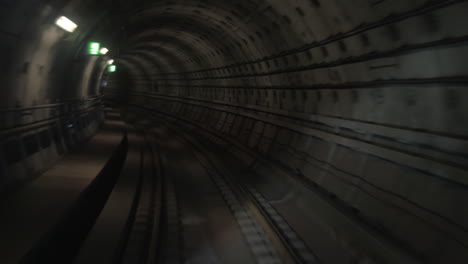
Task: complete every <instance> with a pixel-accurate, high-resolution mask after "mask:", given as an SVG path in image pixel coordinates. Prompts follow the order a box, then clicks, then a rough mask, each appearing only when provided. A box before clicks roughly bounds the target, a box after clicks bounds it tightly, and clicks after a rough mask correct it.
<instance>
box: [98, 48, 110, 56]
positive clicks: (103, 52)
mask: <svg viewBox="0 0 468 264" xmlns="http://www.w3.org/2000/svg"><path fill="white" fill-rule="evenodd" d="M99 52H100V53H101V54H102V55H106V54H107V52H109V50H108V49H107V48H102V49H101V50H100V51H99Z"/></svg>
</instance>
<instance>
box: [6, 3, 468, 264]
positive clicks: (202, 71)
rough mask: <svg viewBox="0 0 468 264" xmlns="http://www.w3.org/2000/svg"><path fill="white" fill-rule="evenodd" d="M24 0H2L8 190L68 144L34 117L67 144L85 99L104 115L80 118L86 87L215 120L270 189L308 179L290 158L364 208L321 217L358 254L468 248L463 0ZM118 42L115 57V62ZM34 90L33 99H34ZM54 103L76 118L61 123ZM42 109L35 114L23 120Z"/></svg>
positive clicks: (202, 128) (203, 131) (208, 123)
mask: <svg viewBox="0 0 468 264" xmlns="http://www.w3.org/2000/svg"><path fill="white" fill-rule="evenodd" d="M26 4H27V1H18V3H6V2H5V3H3V2H0V10H1V13H0V16H2V15H3V17H4V21H2V22H1V23H0V25H1V28H0V47H2V48H3V49H4V50H6V51H9V52H8V54H5V55H2V56H4V59H2V60H1V61H0V85H1V86H2V87H3V88H2V92H1V95H2V96H1V98H0V106H1V107H2V110H0V114H1V115H2V116H3V117H2V119H1V120H2V125H3V127H4V129H5V131H6V132H5V133H4V135H5V136H4V139H2V142H1V143H2V154H1V155H0V159H1V160H2V161H1V171H2V175H8V176H4V177H2V179H1V180H0V185H2V188H1V189H0V190H3V189H8V188H10V187H9V186H10V184H13V183H14V182H15V181H16V179H15V175H17V176H16V177H17V178H20V179H29V178H30V177H29V176H28V174H30V173H32V172H34V173H35V174H37V173H39V172H40V171H44V170H45V169H46V168H47V167H50V166H52V165H53V163H54V162H56V161H57V160H59V158H60V156H61V155H62V154H64V153H62V154H59V153H58V151H55V150H54V149H52V150H51V149H44V150H39V149H41V148H40V147H39V149H38V150H37V151H36V150H34V151H32V152H31V151H28V149H31V148H29V145H30V144H29V143H28V142H30V141H31V135H34V136H33V137H32V138H33V139H34V138H36V140H37V141H38V142H40V138H39V136H35V134H36V133H37V134H38V135H39V133H41V132H42V131H43V130H44V129H47V131H49V132H48V133H47V134H49V137H50V138H51V139H52V138H54V136H53V135H56V136H55V138H59V137H63V138H64V139H63V140H61V141H60V142H61V143H60V145H63V146H64V147H65V148H66V149H68V147H67V144H68V143H67V142H68V141H67V140H68V139H65V137H67V133H68V132H67V130H66V129H62V127H65V126H66V124H68V123H67V122H72V121H69V120H72V119H74V118H76V119H80V118H81V117H73V116H74V115H75V114H76V113H81V115H82V114H83V113H84V112H85V111H96V114H93V115H90V116H92V119H93V120H92V122H91V121H88V122H85V123H87V124H88V123H89V124H91V123H92V124H93V125H92V127H90V128H89V129H87V131H86V133H84V134H86V136H85V135H83V138H87V137H90V136H91V135H92V134H93V133H94V132H95V131H96V129H97V124H98V123H99V122H100V121H101V118H102V116H101V115H100V114H98V112H99V111H101V110H102V109H101V108H99V107H96V109H95V110H89V109H90V108H87V107H88V105H87V102H88V99H90V98H95V96H101V95H102V96H103V100H104V101H106V100H108V101H112V102H114V103H118V104H120V105H122V106H124V105H126V106H127V107H128V109H131V111H134V112H135V113H146V114H147V115H148V116H150V115H151V114H154V115H155V116H157V117H158V118H160V119H161V120H165V122H168V123H170V124H177V125H174V126H175V127H178V126H179V125H180V127H190V129H193V131H194V134H196V135H208V134H209V135H211V136H210V137H211V138H212V139H213V144H214V145H216V144H219V145H223V144H231V145H232V146H236V147H232V148H228V149H227V150H226V151H227V152H232V153H231V154H232V155H234V156H236V157H237V158H239V160H242V159H243V158H245V157H248V158H245V160H249V159H250V158H252V157H253V159H254V160H256V162H253V163H252V164H251V171H252V172H253V173H256V174H257V175H261V177H262V179H263V180H264V181H265V182H264V183H263V184H264V185H265V186H266V187H265V186H264V187H265V190H264V191H265V192H268V191H267V190H269V189H268V188H270V187H271V189H273V186H276V184H278V182H275V181H276V180H277V179H283V178H284V179H288V180H287V181H288V184H289V183H290V184H289V185H287V186H288V187H290V188H296V187H297V185H296V184H297V182H290V180H289V178H288V177H289V176H288V175H295V176H291V177H292V178H294V179H296V178H297V177H302V178H301V179H302V180H304V181H306V182H310V183H311V184H312V185H316V186H318V188H320V190H323V191H324V192H327V193H329V195H330V196H331V197H334V198H333V199H334V201H331V202H330V203H336V204H339V205H337V207H339V206H343V207H345V208H348V209H349V210H351V211H352V212H358V214H359V217H358V219H359V220H353V221H355V222H353V223H354V224H351V226H355V227H356V230H360V231H356V230H353V231H350V230H343V229H340V228H342V226H340V227H338V226H336V225H337V223H338V222H340V221H341V219H340V220H336V219H334V218H333V219H331V220H330V218H323V219H328V220H329V222H327V221H325V220H323V219H322V220H323V221H324V223H323V225H324V226H326V227H324V230H325V229H326V230H327V231H326V232H324V233H323V234H326V235H328V236H330V237H333V239H335V240H336V241H340V242H339V243H341V244H340V245H341V246H340V250H346V253H343V255H349V256H352V257H349V259H348V260H349V261H350V263H361V262H357V261H371V260H370V259H372V260H373V261H375V263H387V262H386V261H388V259H386V257H388V255H379V254H381V253H382V251H379V250H377V249H376V248H378V247H382V248H386V249H388V251H389V252H393V253H392V254H396V255H398V254H400V253H401V254H402V256H403V255H405V254H407V255H409V256H411V259H412V260H414V261H413V262H411V261H409V262H408V263H447V262H450V263H464V262H463V261H465V262H466V260H468V250H467V248H468V225H467V224H466V223H468V212H467V211H466V210H465V209H464V207H463V205H464V204H465V203H466V202H468V194H467V190H466V189H467V186H468V180H467V178H466V176H467V175H468V173H467V171H468V166H467V164H468V160H467V157H468V154H467V151H468V136H467V135H468V114H467V113H468V104H465V103H464V102H465V100H467V98H468V90H466V84H467V83H468V79H467V77H468V76H467V74H466V60H467V56H468V45H467V39H468V32H467V30H466V29H467V28H468V19H466V11H468V2H467V1H463V0H442V1H425V0H417V1H403V0H398V1H364V0H362V1H346V0H334V1H323V0H322V1H320V0H313V1H306V0H291V1H280V0H256V1H252V0H240V1H227V2H226V1H224V2H223V1H214V0H203V1H202V0H174V1H144V0H142V1H112V0H106V1H99V2H93V1H78V0H70V1H65V2H64V3H60V1H37V2H36V3H35V4H34V5H31V6H27V5H26ZM19 14H20V15H19ZM58 15H67V16H69V17H71V18H72V19H74V20H75V21H76V22H77V23H78V24H79V27H78V30H77V31H76V32H75V33H72V34H68V33H64V32H62V31H61V30H60V29H58V28H56V26H55V25H53V22H52V21H53V20H54V19H55V18H56V17H57V16H58ZM20 20H21V21H20ZM88 41H100V42H102V44H103V45H105V46H106V47H108V48H109V49H110V50H111V52H110V54H109V55H107V56H96V57H92V58H90V57H88V56H87V55H85V49H86V44H87V43H88ZM110 58H112V59H115V64H116V65H117V67H118V71H117V72H116V73H108V72H103V71H104V70H105V67H106V61H107V60H108V59H110ZM2 61H3V62H2ZM102 80H108V81H109V82H108V85H107V86H106V87H100V86H101V84H102ZM101 92H102V94H101ZM55 103H57V104H58V105H54V106H48V105H49V104H55ZM62 103H63V104H64V105H67V106H66V107H65V106H60V105H61V104H62ZM137 106H139V107H140V108H138V107H137ZM28 107H37V110H33V111H32V112H31V113H29V112H28V113H26V111H27V110H25V109H26V108H28ZM7 109H8V111H7ZM12 109H13V110H12ZM15 109H16V110H15ZM50 109H54V110H50ZM93 109H94V108H93ZM12 111H13V112H15V111H16V112H17V113H18V114H12ZM28 111H29V110H28ZM129 111H130V110H129ZM131 111H130V112H131ZM25 113H26V114H25ZM93 113H94V112H93ZM81 115H80V114H76V116H81ZM18 116H19V117H18ZM65 116H67V117H66V118H65ZM47 120H62V121H61V122H62V123H63V124H62V123H61V124H58V125H54V126H50V128H49V123H47V122H48V121H47ZM80 120H81V119H80ZM77 122H78V121H77ZM79 122H81V121H79ZM36 123H40V124H43V125H41V126H39V127H38V126H34V124H36ZM31 124H33V126H32V128H31V130H30V131H29V132H21V133H19V134H16V135H15V134H14V133H12V132H11V131H10V130H11V129H13V128H15V127H22V126H24V127H28V126H31ZM8 131H10V132H8ZM21 131H23V130H21ZM57 131H58V132H57ZM42 133H43V132H42ZM70 133H71V132H70ZM57 134H58V136H57ZM70 137H71V138H72V140H71V141H76V142H78V139H75V138H74V137H75V135H73V136H70ZM76 137H78V136H76ZM80 137H81V136H80ZM26 138H27V140H26ZM215 138H218V139H217V140H215ZM52 141H54V140H52ZM220 141H223V142H225V143H222V144H221V143H219V142H220ZM10 142H14V144H13V143H12V144H13V145H14V146H19V147H18V148H19V149H21V151H20V152H19V153H16V154H18V155H15V156H21V158H16V159H15V162H13V164H10V162H9V161H8V159H7V158H5V156H7V155H8V153H7V150H8V149H11V146H10V145H11V144H10ZM226 142H227V143H226ZM37 144H38V146H40V144H39V143H37ZM55 145H59V144H56V143H53V144H51V145H50V146H48V147H47V148H54V147H55ZM3 146H8V147H3ZM33 149H34V148H33ZM71 149H72V148H71V147H70V150H71ZM234 149H236V150H234ZM30 152H31V153H30ZM65 152H66V151H65ZM42 153H45V154H42ZM48 156H50V157H52V158H50V160H49V162H48V163H47V164H48V165H47V166H45V165H44V166H39V165H38V164H40V163H41V162H42V161H45V160H46V159H47V157H48ZM243 156H245V157H243ZM22 167H27V168H31V170H26V169H24V168H22ZM36 167H40V169H39V168H38V169H36ZM297 175H299V176H297ZM269 184H270V185H271V186H270V187H268V185H269ZM297 188H298V190H299V189H300V190H301V191H300V193H303V190H302V189H301V188H302V187H297ZM298 192H299V191H298ZM304 192H305V191H304ZM317 192H318V191H317ZM306 195H308V194H307V192H305V194H304V196H306ZM307 197H309V196H307ZM333 199H332V200H333ZM294 202H295V203H296V204H295V206H298V208H299V207H300V206H304V204H306V202H305V201H304V204H302V205H301V204H300V203H301V200H300V199H299V198H297V200H294ZM311 204H312V203H311ZM317 206H318V205H317ZM302 208H303V209H304V208H305V207H302ZM283 210H284V211H283V212H286V211H287V210H286V209H283ZM304 210H306V209H304ZM324 210H325V209H324ZM290 213H291V215H293V214H294V213H295V212H290ZM320 213H322V212H321V211H317V214H318V215H320ZM323 214H325V211H324V212H323ZM350 214H352V213H350ZM329 215H332V213H330V214H329ZM324 217H325V216H324ZM329 217H331V216H329ZM353 217H354V216H353ZM286 218H287V216H286ZM319 218H320V217H319ZM353 219H354V218H353ZM335 220H336V221H337V222H334V221H335ZM289 221H291V222H297V220H295V219H290V220H289ZM361 222H362V223H365V224H363V225H368V226H371V227H372V228H371V230H372V231H369V233H372V236H374V237H375V238H376V239H377V240H378V241H380V242H382V245H384V246H382V245H378V246H377V245H376V247H375V248H368V247H367V244H366V243H367V242H366V243H364V242H363V244H356V245H355V244H353V243H354V242H356V241H360V240H359V239H358V237H360V236H361V235H362V234H363V233H366V232H368V231H362V230H361V229H360V228H361V227H362V225H361ZM302 231H304V236H309V235H310V234H309V233H307V230H302ZM361 232H362V233H361ZM366 234H367V233H366ZM362 236H364V235H362ZM306 240H307V243H310V244H308V246H310V245H312V244H313V245H316V244H315V243H316V242H311V241H312V240H313V239H312V238H309V237H307V238H306ZM366 241H367V240H366ZM337 243H338V242H337ZM364 244H365V245H366V246H363V245H364ZM324 247H325V246H324ZM312 250H313V248H312ZM326 250H333V248H332V247H331V246H330V248H326ZM395 252H398V253H395ZM323 254H324V255H326V254H325V253H323ZM318 255H320V252H318ZM361 256H365V257H362V258H360V257H361ZM366 257H368V258H369V260H363V259H366ZM323 259H324V263H331V262H330V261H331V258H326V257H325V256H324V257H323ZM359 259H361V260H359ZM402 259H405V258H404V257H402ZM327 260H328V262H327ZM352 261H355V262H352ZM362 263H366V262H362ZM369 263H374V262H369Z"/></svg>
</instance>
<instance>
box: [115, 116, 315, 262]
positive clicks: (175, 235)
mask: <svg viewBox="0 0 468 264" xmlns="http://www.w3.org/2000/svg"><path fill="white" fill-rule="evenodd" d="M160 121H161V120H159V121H158V122H160ZM156 126H157V125H155V124H154V123H153V124H147V125H146V127H144V128H145V130H146V129H148V128H149V127H153V128H154V127H156ZM163 126H165V127H170V124H168V123H164V124H163ZM139 131H140V133H142V132H141V131H144V130H143V129H139ZM146 131H150V130H146ZM153 131H154V130H153ZM170 134H171V135H172V136H171V140H175V141H178V142H179V143H181V144H182V145H183V147H184V148H185V149H184V150H186V151H189V152H191V153H192V155H193V157H194V160H193V161H192V162H197V163H198V165H199V166H200V168H202V169H203V170H204V171H205V172H204V173H206V174H207V175H208V179H209V181H211V183H212V184H213V185H214V186H215V188H216V192H217V193H218V194H217V195H219V196H220V197H222V200H223V201H224V207H226V208H227V209H228V211H229V212H230V215H231V218H233V221H234V222H235V223H236V225H237V228H238V229H239V231H240V233H241V234H242V238H243V240H244V241H242V242H241V243H245V245H246V246H247V247H248V249H249V251H250V253H251V254H246V256H248V255H251V256H252V258H253V261H252V263H318V260H317V258H316V257H315V255H314V254H313V253H312V251H311V250H310V249H308V248H307V246H306V245H305V243H304V241H302V240H301V239H300V237H299V235H298V234H296V233H295V232H294V231H293V229H292V228H291V227H290V226H289V225H288V223H287V222H286V220H285V219H284V218H283V217H282V216H281V215H280V214H279V213H278V212H277V211H276V210H275V209H274V208H273V207H272V206H271V205H270V204H269V203H268V201H267V200H266V199H265V198H264V197H263V196H262V195H261V194H260V193H259V192H258V191H257V190H256V189H255V188H252V187H250V188H249V187H248V186H245V185H243V184H241V183H240V182H238V181H236V180H235V179H234V176H233V175H230V173H229V170H228V169H227V168H223V167H222V166H221V165H220V163H219V162H218V161H217V160H216V158H215V157H214V156H213V155H214V154H213V153H209V152H208V150H207V149H204V148H203V147H202V146H201V145H200V144H199V143H198V142H196V140H194V138H191V137H190V136H189V135H188V134H187V133H186V132H184V133H177V134H176V133H175V131H174V130H173V129H171V130H170ZM143 137H144V138H145V142H146V145H147V146H146V148H147V150H146V152H145V155H144V158H143V161H142V162H143V165H142V166H146V167H148V166H150V167H151V171H152V172H153V173H152V175H153V177H151V175H143V177H142V179H143V180H142V184H141V185H142V187H141V191H140V194H139V198H138V205H137V206H136V207H137V209H136V210H135V213H134V214H135V217H134V219H133V224H132V228H131V231H130V234H129V235H128V240H127V244H126V247H125V251H124V253H123V255H122V261H121V263H184V262H186V263H202V262H201V259H196V260H194V259H191V256H190V254H189V253H187V252H184V246H183V242H184V240H190V239H191V238H193V236H190V235H187V234H185V233H184V224H183V222H184V221H186V220H184V217H186V216H184V209H183V208H182V207H187V205H186V206H183V205H180V204H179V203H180V202H179V201H178V200H179V198H182V200H187V199H188V198H184V197H183V196H184V192H183V191H177V189H178V186H177V182H180V181H181V180H183V177H184V176H180V175H179V176H178V177H179V178H180V177H182V178H180V179H177V177H173V175H168V174H167V171H166V167H168V166H169V165H168V163H170V162H173V161H170V160H168V156H167V154H166V153H165V152H166V151H167V149H165V148H167V146H166V147H165V146H163V145H164V142H163V141H164V139H158V137H159V136H158V135H156V134H154V133H153V134H152V135H149V134H145V135H143ZM166 140H167V139H166ZM166 142H167V141H166ZM176 162H181V164H182V162H183V161H176ZM195 176H199V175H195ZM199 177H203V176H202V175H200V176H199ZM182 188H183V187H182ZM194 188H196V186H194ZM200 188H203V187H201V186H200ZM207 206H208V207H209V206H211V205H207ZM212 206H213V208H210V209H209V210H212V211H213V212H214V211H216V210H218V209H217V208H216V206H219V203H218V204H215V203H213V205H212ZM189 210H190V209H185V211H189ZM187 214H188V213H187ZM202 217H203V216H202ZM213 242H214V243H213V244H216V241H213ZM188 243H189V244H193V241H188ZM211 247H213V248H216V246H215V245H211ZM216 253H217V252H216ZM237 254H245V252H238V253H237ZM192 257H193V256H192ZM246 258H248V257H246ZM221 259H222V257H221ZM218 260H219V259H218ZM206 261H207V262H206V263H211V262H210V261H209V260H206ZM216 263H219V262H216ZM233 263H234V262H233Z"/></svg>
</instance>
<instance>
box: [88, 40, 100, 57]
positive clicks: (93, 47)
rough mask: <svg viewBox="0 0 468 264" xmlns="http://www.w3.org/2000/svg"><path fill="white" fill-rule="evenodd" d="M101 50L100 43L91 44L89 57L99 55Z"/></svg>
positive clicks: (89, 45)
mask: <svg viewBox="0 0 468 264" xmlns="http://www.w3.org/2000/svg"><path fill="white" fill-rule="evenodd" d="M100 49H101V44H100V43H99V42H90V43H89V44H88V54H89V55H99V52H100Z"/></svg>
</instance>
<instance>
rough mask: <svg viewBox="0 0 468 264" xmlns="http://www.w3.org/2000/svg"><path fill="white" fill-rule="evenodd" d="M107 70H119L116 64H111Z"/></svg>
mask: <svg viewBox="0 0 468 264" xmlns="http://www.w3.org/2000/svg"><path fill="white" fill-rule="evenodd" d="M107 70H108V71H109V72H116V71H117V66H116V65H109V67H107Z"/></svg>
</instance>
